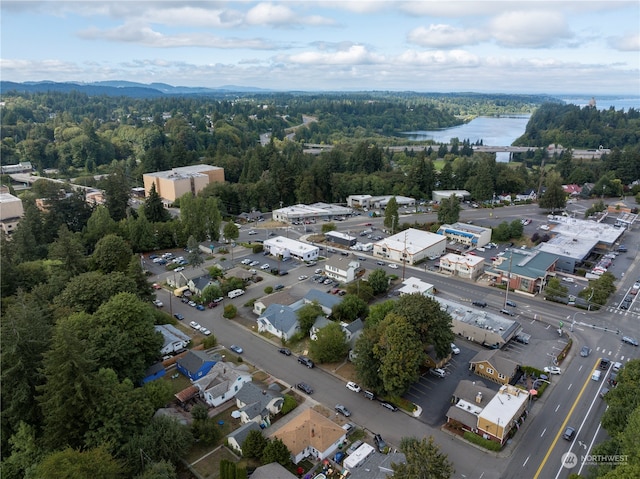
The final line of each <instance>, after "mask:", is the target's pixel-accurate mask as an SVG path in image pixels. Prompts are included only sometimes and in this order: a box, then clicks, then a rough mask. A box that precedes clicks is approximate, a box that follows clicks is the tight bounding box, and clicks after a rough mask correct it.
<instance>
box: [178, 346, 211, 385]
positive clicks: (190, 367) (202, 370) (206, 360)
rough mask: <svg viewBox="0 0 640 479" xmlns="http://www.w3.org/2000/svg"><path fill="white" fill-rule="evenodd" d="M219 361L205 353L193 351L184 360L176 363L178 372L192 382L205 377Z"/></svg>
mask: <svg viewBox="0 0 640 479" xmlns="http://www.w3.org/2000/svg"><path fill="white" fill-rule="evenodd" d="M216 362H217V360H216V359H214V358H212V357H211V356H209V355H208V354H207V353H205V352H204V351H198V350H194V349H191V350H190V351H187V354H185V355H184V356H183V357H182V358H180V359H178V360H177V361H176V367H177V368H178V371H180V372H181V373H182V374H184V375H185V376H187V377H188V378H189V379H191V380H192V381H195V380H197V379H200V378H201V377H203V376H205V375H206V374H207V373H208V372H209V371H210V370H211V368H212V367H213V366H214V364H216Z"/></svg>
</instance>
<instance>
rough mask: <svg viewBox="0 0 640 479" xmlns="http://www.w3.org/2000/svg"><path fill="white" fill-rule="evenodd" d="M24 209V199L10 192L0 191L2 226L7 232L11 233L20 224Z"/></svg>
mask: <svg viewBox="0 0 640 479" xmlns="http://www.w3.org/2000/svg"><path fill="white" fill-rule="evenodd" d="M23 214H24V209H23V207H22V200H21V199H20V198H16V197H15V196H13V195H12V194H10V193H4V192H0V226H1V227H2V229H3V230H4V232H5V233H6V234H11V233H12V232H13V230H14V229H15V228H16V226H18V222H19V221H20V218H22V215H23Z"/></svg>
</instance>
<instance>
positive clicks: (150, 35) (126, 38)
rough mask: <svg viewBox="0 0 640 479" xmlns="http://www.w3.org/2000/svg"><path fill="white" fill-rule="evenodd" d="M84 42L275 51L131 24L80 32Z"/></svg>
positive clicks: (265, 45) (262, 44)
mask: <svg viewBox="0 0 640 479" xmlns="http://www.w3.org/2000/svg"><path fill="white" fill-rule="evenodd" d="M78 36H79V37H80V38H83V39H92V40H96V39H103V40H109V41H113V42H124V43H138V44H141V45H145V46H147V47H154V48H179V47H206V48H218V49H254V50H275V49H277V48H279V47H277V46H276V45H275V44H273V43H271V42H269V41H265V40H262V39H258V38H250V39H244V38H225V37H220V36H216V35H211V34H208V33H197V32H196V33H182V34H175V35H165V34H163V33H161V32H158V31H156V30H153V29H152V28H151V27H149V26H148V25H144V24H138V23H127V24H125V25H122V26H119V27H116V28H114V29H111V30H100V29H97V28H89V29H86V30H83V31H81V32H78Z"/></svg>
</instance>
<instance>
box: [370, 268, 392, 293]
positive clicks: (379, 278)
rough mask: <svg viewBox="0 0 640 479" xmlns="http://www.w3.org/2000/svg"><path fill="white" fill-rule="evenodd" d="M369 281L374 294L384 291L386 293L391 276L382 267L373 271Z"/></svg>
mask: <svg viewBox="0 0 640 479" xmlns="http://www.w3.org/2000/svg"><path fill="white" fill-rule="evenodd" d="M367 282H368V283H369V285H370V286H371V288H372V289H373V294H375V295H376V296H377V295H379V294H382V293H386V292H387V289H389V277H388V276H387V273H386V272H385V270H383V269H382V268H380V269H376V270H374V271H372V272H371V274H370V275H369V278H368V279H367Z"/></svg>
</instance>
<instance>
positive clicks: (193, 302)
mask: <svg viewBox="0 0 640 479" xmlns="http://www.w3.org/2000/svg"><path fill="white" fill-rule="evenodd" d="M189 306H191V307H192V308H195V307H196V306H198V303H196V302H195V301H189Z"/></svg>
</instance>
